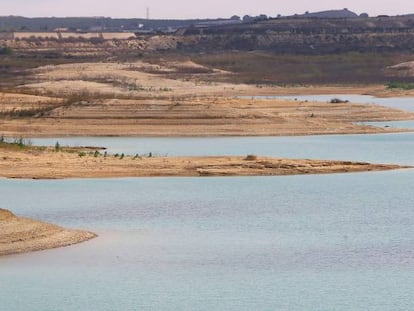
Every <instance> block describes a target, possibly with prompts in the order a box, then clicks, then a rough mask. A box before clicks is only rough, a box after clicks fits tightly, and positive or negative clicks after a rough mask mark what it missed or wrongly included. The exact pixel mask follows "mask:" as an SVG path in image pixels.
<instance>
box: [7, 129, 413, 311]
mask: <svg viewBox="0 0 414 311" xmlns="http://www.w3.org/2000/svg"><path fill="white" fill-rule="evenodd" d="M56 140H59V142H60V143H61V145H65V144H68V145H95V146H96V145H98V146H105V147H108V148H109V149H108V151H109V152H113V153H116V152H118V153H122V152H123V153H126V154H135V153H148V152H153V153H154V154H168V155H221V154H234V155H245V154H250V153H255V154H258V155H269V156H280V157H294V158H320V159H344V160H358V161H370V162H378V163H400V164H411V165H414V156H413V155H414V133H401V134H386V135H344V136H312V137H243V138H237V137H234V138H96V137H83V138H51V139H34V142H35V143H36V144H46V145H52V146H53V145H54V144H55V142H56ZM412 185H414V170H412V169H408V170H399V171H390V172H375V173H355V174H332V175H309V176H285V177H247V178H240V177H230V178H227V177H225V178H125V179H99V180H93V179H82V180H80V179H70V180H59V181H45V180H7V179H0V197H1V207H4V208H9V209H12V210H13V212H15V213H16V214H18V215H23V216H27V217H32V218H36V219H41V220H45V221H49V222H52V223H57V224H59V225H62V226H67V227H74V228H85V229H88V230H92V231H94V232H97V233H98V234H99V237H98V238H97V239H94V240H92V241H89V242H86V243H82V244H79V245H75V246H71V247H68V248H62V249H55V250H48V251H43V252H36V253H31V254H24V255H16V256H7V257H2V258H0V310H16V311H20V310H22V311H23V310H34V311H55V310H62V311H66V310H70V311H72V310H98V311H101V310H105V311H106V310H108V311H109V310H289V311H290V310H301V311H302V310H303V311H308V310H327V311H328V310H329V311H332V310H364V311H365V310H375V311H377V310H380V311H382V310H384V311H385V310H387V311H388V310H414V300H413V299H412V296H413V288H414V273H413V272H412V271H413V268H414V209H413V206H414V195H413V191H412V188H413V186H412Z"/></svg>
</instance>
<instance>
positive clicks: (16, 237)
mask: <svg viewBox="0 0 414 311" xmlns="http://www.w3.org/2000/svg"><path fill="white" fill-rule="evenodd" d="M95 237H96V234H94V233H92V232H87V231H81V230H71V229H65V228H62V227H59V226H55V225H52V224H48V223H44V222H40V221H35V220H32V219H28V218H22V217H17V216H15V215H14V214H12V213H11V212H9V211H7V210H4V209H0V256H4V255H11V254H19V253H26V252H32V251H40V250H46V249H51V248H57V247H64V246H69V245H73V244H78V243H81V242H84V241H87V240H90V239H93V238H95Z"/></svg>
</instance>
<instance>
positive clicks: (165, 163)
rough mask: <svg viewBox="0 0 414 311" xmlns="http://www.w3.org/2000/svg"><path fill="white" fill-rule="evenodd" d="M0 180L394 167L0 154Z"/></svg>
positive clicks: (238, 158)
mask: <svg viewBox="0 0 414 311" xmlns="http://www.w3.org/2000/svg"><path fill="white" fill-rule="evenodd" d="M0 158H1V159H2V160H1V161H0V177H6V178H28V179H62V178H111V177H156V176H165V177H173V176H183V177H197V176H273V175H297V174H327V173H342V172H366V171H382V170H392V169H399V168H406V167H403V166H399V165H384V164H370V163H363V162H351V161H326V160H308V159H281V158H271V157H257V156H251V157H246V156H203V157H138V156H135V157H132V156H118V157H115V156H113V155H107V156H104V155H102V153H96V154H94V153H93V152H90V153H85V152H55V151H52V150H50V149H46V150H41V149H37V148H36V147H34V148H28V150H19V149H15V148H13V149H11V150H9V149H7V148H0Z"/></svg>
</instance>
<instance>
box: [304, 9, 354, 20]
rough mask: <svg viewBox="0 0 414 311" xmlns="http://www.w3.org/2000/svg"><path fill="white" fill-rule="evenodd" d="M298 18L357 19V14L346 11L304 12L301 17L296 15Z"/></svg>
mask: <svg viewBox="0 0 414 311" xmlns="http://www.w3.org/2000/svg"><path fill="white" fill-rule="evenodd" d="M296 16H300V17H309V18H355V17H358V14H356V13H354V12H352V11H350V10H348V9H342V10H327V11H320V12H313V13H309V12H306V13H305V14H302V15H296Z"/></svg>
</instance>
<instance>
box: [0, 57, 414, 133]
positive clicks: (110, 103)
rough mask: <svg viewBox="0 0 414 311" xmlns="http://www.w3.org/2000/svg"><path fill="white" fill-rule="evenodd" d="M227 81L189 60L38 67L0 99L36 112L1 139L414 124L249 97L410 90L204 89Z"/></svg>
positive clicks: (8, 120) (8, 127) (375, 111)
mask: <svg viewBox="0 0 414 311" xmlns="http://www.w3.org/2000/svg"><path fill="white" fill-rule="evenodd" d="M229 74H231V73H228V72H223V71H220V70H217V69H214V68H207V67H204V66H201V65H198V64H195V63H193V62H189V61H187V62H176V61H174V62H173V61H162V60H161V61H159V62H158V63H157V64H153V63H148V62H142V61H141V62H133V63H110V62H106V63H79V64H64V65H50V66H44V67H39V68H36V69H34V70H32V73H31V76H30V78H28V79H27V81H30V82H28V83H26V84H24V85H21V86H19V87H18V88H17V89H16V90H14V91H16V92H18V91H20V92H21V93H25V94H31V95H25V94H21V95H19V94H12V95H10V94H3V97H4V98H5V99H4V100H3V101H1V100H0V109H1V105H3V110H4V111H10V109H12V110H15V111H16V110H28V111H29V112H30V109H33V110H34V113H33V114H32V115H31V116H20V117H14V116H7V115H5V116H3V117H2V118H0V134H2V135H5V136H12V137H19V136H25V137H30V136H37V137H39V136H66V135H69V136H243V135H249V136H277V135H314V134H355V133H361V134H363V133H383V132H391V131H397V130H396V129H390V128H374V127H369V126H362V125H356V124H355V122H363V121H397V120H409V119H414V114H413V113H409V112H403V111H399V110H395V109H391V108H385V107H379V106H375V105H361V104H352V103H339V104H331V103H321V102H303V101H287V100H275V99H273V100H265V99H263V100H259V99H253V98H252V96H254V95H289V94H290V95H292V94H340V93H342V94H344V93H347V94H372V95H377V96H396V95H398V96H408V95H413V92H412V91H393V90H386V89H385V88H384V86H367V87H362V86H359V87H358V86H355V87H324V86H319V87H306V88H305V87H297V88H281V87H256V86H251V85H243V84H241V85H240V84H238V85H236V84H229V83H217V82H208V81H209V79H211V80H214V79H215V77H220V76H221V75H229ZM12 96H13V97H14V99H13V100H9V97H10V98H11V97H12ZM19 96H21V98H20V99H19V98H18V97H19ZM239 96H245V97H244V98H240V97H239ZM13 102H14V104H10V103H13ZM34 102H35V103H36V104H33V103H34ZM2 103H3V104H2ZM31 107H32V108H31ZM42 107H43V108H42ZM42 109H43V110H42ZM400 131H401V130H400Z"/></svg>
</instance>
